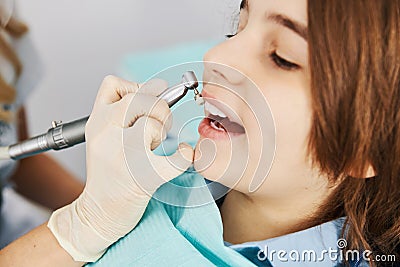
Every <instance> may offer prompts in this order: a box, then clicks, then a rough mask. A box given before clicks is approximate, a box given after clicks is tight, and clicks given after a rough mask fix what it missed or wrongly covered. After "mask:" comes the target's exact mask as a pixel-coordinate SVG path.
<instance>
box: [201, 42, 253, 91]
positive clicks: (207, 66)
mask: <svg viewBox="0 0 400 267" xmlns="http://www.w3.org/2000/svg"><path fill="white" fill-rule="evenodd" d="M248 50H249V46H248V45H246V42H244V41H243V37H241V36H239V35H236V36H234V37H232V38H230V39H228V40H226V41H224V42H222V43H221V44H219V45H217V46H215V47H213V48H211V49H210V50H209V51H208V52H207V53H206V54H205V55H204V58H203V60H204V61H205V63H204V77H208V79H209V80H211V81H214V80H217V81H219V82H221V80H223V81H225V82H227V83H229V84H232V85H235V84H240V83H242V82H243V81H244V79H245V77H246V76H247V74H248V73H247V71H248V70H249V66H248V60H246V58H247V59H248V55H247V53H248V52H247V51H248Z"/></svg>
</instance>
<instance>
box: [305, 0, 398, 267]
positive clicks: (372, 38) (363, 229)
mask: <svg viewBox="0 0 400 267" xmlns="http://www.w3.org/2000/svg"><path fill="white" fill-rule="evenodd" d="M308 28H309V33H308V34H309V35H308V41H309V55H310V59H309V61H310V72H311V91H312V106H313V126H312V128H311V132H310V139H309V152H310V156H311V158H312V160H313V163H314V164H315V165H316V166H317V167H318V168H319V169H320V170H321V172H322V173H325V174H328V175H329V177H330V181H331V182H332V184H337V183H340V185H339V186H338V187H337V189H335V192H334V193H333V194H332V195H331V196H330V197H329V199H328V201H327V203H326V204H325V205H323V206H322V207H321V208H320V211H319V212H318V214H317V215H316V217H315V221H314V223H315V224H317V223H318V222H324V221H327V220H330V219H334V218H337V217H340V216H346V221H345V229H346V231H343V233H342V234H343V235H344V236H345V238H346V240H347V242H348V246H347V249H359V250H360V249H368V250H371V251H373V252H374V253H375V254H386V255H391V254H394V255H396V256H397V257H396V259H397V261H400V255H399V254H400V110H399V109H400V0H370V1H363V0H350V1H349V0H332V1H317V0H309V1H308ZM368 166H372V168H373V169H374V171H375V173H376V176H375V177H372V178H368V179H361V178H353V177H365V173H366V170H367V168H368ZM349 174H351V175H352V176H353V177H351V176H350V175H349Z"/></svg>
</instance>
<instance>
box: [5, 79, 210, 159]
mask: <svg viewBox="0 0 400 267" xmlns="http://www.w3.org/2000/svg"><path fill="white" fill-rule="evenodd" d="M198 85H199V83H198V81H197V78H196V75H195V73H194V72H193V71H187V72H185V73H184V74H183V75H182V81H181V82H180V83H179V84H176V85H174V86H171V87H168V88H167V89H166V90H165V91H163V92H162V93H161V94H160V95H158V97H159V98H161V99H163V100H165V101H166V102H167V103H168V106H169V107H172V106H173V105H175V104H176V103H177V102H178V101H179V100H181V99H182V98H183V97H184V96H185V95H186V94H187V92H188V91H189V90H193V91H194V94H195V97H194V98H195V101H196V103H197V104H198V105H202V104H204V101H203V99H202V96H201V94H200V93H199V91H198V90H197V87H198ZM88 118H89V116H87V117H85V118H82V119H78V120H75V121H72V122H68V123H63V122H61V121H53V122H52V128H50V129H49V130H48V131H47V132H46V133H44V134H41V135H38V136H35V137H32V138H30V139H27V140H25V141H22V142H19V143H16V144H13V145H10V146H4V147H0V160H2V159H14V160H19V159H23V158H26V157H30V156H33V155H36V154H40V153H43V152H45V151H48V150H50V149H53V150H61V149H65V148H69V147H72V146H74V145H76V144H80V143H83V142H85V125H86V122H87V120H88Z"/></svg>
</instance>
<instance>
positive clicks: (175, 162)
mask: <svg viewBox="0 0 400 267" xmlns="http://www.w3.org/2000/svg"><path fill="white" fill-rule="evenodd" d="M165 88H166V82H163V81H161V80H153V81H150V82H148V83H146V84H145V85H144V86H142V87H141V88H140V89H139V85H138V84H136V83H131V82H128V81H125V80H122V79H120V78H117V77H114V76H107V77H106V78H105V79H104V81H103V83H102V85H101V87H100V90H99V93H98V95H97V99H96V102H95V104H94V108H93V111H92V113H91V115H90V118H89V120H88V122H87V125H86V132H85V136H86V157H87V159H86V161H87V164H86V165H87V166H86V167H87V181H86V186H85V189H84V191H83V193H82V194H81V195H80V196H79V198H78V199H77V200H75V201H74V202H72V203H71V204H69V205H67V206H65V207H63V208H61V209H59V210H57V211H55V212H54V213H53V214H52V215H51V218H50V220H49V223H48V227H49V228H50V229H51V231H52V233H53V234H54V236H55V237H56V238H57V240H58V242H59V243H60V245H61V246H62V247H63V248H64V249H65V250H66V251H67V252H68V253H69V254H70V255H71V256H72V257H73V258H74V260H76V261H82V262H93V261H96V260H97V259H98V258H100V257H101V255H102V254H103V253H104V252H105V250H106V248H107V247H108V246H110V245H111V244H113V243H114V242H115V241H117V240H118V239H119V238H121V237H123V236H124V235H126V234H127V233H128V232H129V231H131V230H132V229H133V228H134V227H135V226H136V224H137V223H138V222H139V220H140V218H141V217H142V215H143V213H144V211H145V209H146V206H147V204H148V202H149V200H150V198H151V195H152V194H153V193H154V192H155V191H156V189H157V188H158V187H159V186H161V185H162V184H163V183H164V182H166V181H170V180H172V179H173V178H175V177H177V176H178V175H180V174H181V173H183V172H184V171H185V170H186V169H187V168H188V167H189V166H190V165H191V164H192V161H193V149H192V147H191V146H190V145H188V144H180V146H179V150H178V151H177V152H176V153H175V154H173V155H172V156H169V157H164V156H156V155H155V154H153V153H152V151H151V150H152V149H154V148H155V147H157V146H158V145H159V144H160V143H161V141H162V140H163V139H164V137H165V132H166V130H169V128H170V127H171V122H172V119H171V114H170V109H169V107H168V105H167V103H166V102H165V101H164V100H159V99H158V98H157V97H155V96H156V95H158V94H160V93H161V92H162V91H163V90H164V89H165ZM163 126H164V127H163Z"/></svg>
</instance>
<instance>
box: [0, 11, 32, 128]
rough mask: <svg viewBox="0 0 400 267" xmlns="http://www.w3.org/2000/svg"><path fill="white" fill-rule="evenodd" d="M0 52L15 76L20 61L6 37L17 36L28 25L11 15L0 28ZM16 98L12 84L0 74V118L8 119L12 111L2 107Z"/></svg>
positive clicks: (24, 30) (19, 66) (20, 34)
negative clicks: (9, 64) (11, 67)
mask: <svg viewBox="0 0 400 267" xmlns="http://www.w3.org/2000/svg"><path fill="white" fill-rule="evenodd" d="M0 30H1V31H3V32H2V34H1V35H0V53H1V54H2V55H3V57H4V58H5V59H6V60H8V61H9V62H10V63H11V65H12V66H13V68H14V71H15V74H16V77H17V78H18V76H19V75H20V74H21V72H22V65H21V62H20V60H19V58H18V56H17V54H16V52H15V51H14V49H13V48H12V46H11V45H10V42H9V41H8V40H6V39H8V38H19V37H21V36H22V35H23V34H24V33H26V32H27V31H28V27H27V26H26V25H25V24H24V23H22V22H20V21H19V20H17V19H15V18H13V17H11V18H10V20H9V21H8V22H7V24H6V25H5V26H3V27H1V28H0ZM15 98H16V91H15V88H14V85H13V84H8V83H7V82H6V81H5V80H4V78H3V77H2V76H1V75H0V104H1V106H0V120H4V121H10V120H11V119H12V113H11V112H10V111H8V110H5V109H4V104H12V103H13V102H14V101H15Z"/></svg>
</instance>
